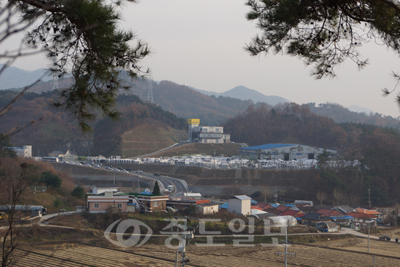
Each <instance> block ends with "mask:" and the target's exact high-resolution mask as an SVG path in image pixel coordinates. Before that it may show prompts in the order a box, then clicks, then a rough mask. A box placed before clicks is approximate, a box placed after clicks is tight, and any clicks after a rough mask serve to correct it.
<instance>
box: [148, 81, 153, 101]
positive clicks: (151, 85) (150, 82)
mask: <svg viewBox="0 0 400 267" xmlns="http://www.w3.org/2000/svg"><path fill="white" fill-rule="evenodd" d="M147 102H150V103H151V104H154V98H153V82H152V78H151V76H150V79H149V88H148V91H147Z"/></svg>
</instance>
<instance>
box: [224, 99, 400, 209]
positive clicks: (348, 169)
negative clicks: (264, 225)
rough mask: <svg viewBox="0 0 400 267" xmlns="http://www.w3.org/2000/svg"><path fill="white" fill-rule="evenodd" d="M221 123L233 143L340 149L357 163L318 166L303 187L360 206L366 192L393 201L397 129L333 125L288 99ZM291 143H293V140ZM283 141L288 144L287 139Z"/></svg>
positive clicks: (397, 191)
mask: <svg viewBox="0 0 400 267" xmlns="http://www.w3.org/2000/svg"><path fill="white" fill-rule="evenodd" d="M223 126H224V127H225V131H226V132H227V133H230V134H231V139H232V140H233V141H235V142H243V143H248V144H249V145H251V146H252V145H261V144H267V143H281V142H282V141H284V140H288V139H290V140H292V142H293V141H297V143H299V144H304V145H310V146H316V147H320V148H326V149H336V150H338V154H339V158H338V159H340V160H355V159H357V160H359V161H360V163H361V164H360V165H357V166H344V165H343V166H341V167H340V168H330V167H325V168H320V169H318V170H315V171H313V172H311V173H307V175H310V176H311V177H312V179H311V180H309V181H311V182H310V183H307V184H304V186H303V188H304V189H305V190H307V191H309V192H314V193H313V195H309V194H308V197H311V198H316V196H315V192H318V191H321V192H325V193H326V194H327V195H328V196H329V198H330V199H332V197H333V192H334V190H336V191H335V192H340V193H337V194H336V196H338V195H342V198H346V199H347V200H349V199H350V198H352V202H354V203H358V204H366V203H367V202H366V201H367V195H366V194H367V191H368V189H370V190H371V197H372V198H373V199H372V200H373V201H374V203H375V204H378V205H379V204H380V205H388V204H391V203H393V202H397V198H398V196H399V195H400V163H399V162H398V158H399V157H400V132H399V131H398V130H396V129H394V128H382V127H378V126H374V125H369V124H362V123H335V122H334V121H333V120H332V119H329V118H327V117H324V116H319V115H316V114H314V113H312V112H311V111H310V109H309V107H308V106H307V105H298V104H295V103H286V104H281V105H277V106H275V107H273V108H268V107H267V106H265V105H263V104H260V105H252V106H249V108H248V109H247V110H246V111H245V112H243V113H240V114H238V115H237V116H236V117H234V118H231V119H228V120H227V121H226V122H225V123H224V124H223ZM292 142H291V143H292ZM286 143H287V142H286Z"/></svg>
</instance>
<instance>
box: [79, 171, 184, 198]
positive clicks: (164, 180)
mask: <svg viewBox="0 0 400 267" xmlns="http://www.w3.org/2000/svg"><path fill="white" fill-rule="evenodd" d="M80 167H83V168H94V167H88V166H83V165H82V166H80ZM94 169H96V170H99V169H98V168H94ZM102 170H103V171H104V173H105V174H107V173H115V175H117V176H119V175H123V176H119V177H118V178H117V180H125V181H126V180H130V179H132V177H135V178H136V177H139V179H150V180H156V181H158V182H159V185H160V189H161V191H162V190H163V189H167V188H168V186H169V185H173V187H174V189H173V190H172V193H171V194H169V195H170V196H171V197H180V196H183V193H186V192H187V190H188V185H187V183H186V182H185V181H184V180H180V179H177V178H173V177H169V176H162V175H160V176H157V175H154V174H152V173H146V172H140V173H139V172H129V173H122V172H117V171H113V170H104V169H102ZM72 176H73V177H82V178H85V179H89V180H96V179H99V178H97V177H96V176H95V175H90V176H88V175H85V174H82V175H79V174H73V175H72ZM100 180H107V181H110V182H112V181H113V180H114V176H109V177H107V176H103V177H101V178H100ZM135 180H136V179H135Z"/></svg>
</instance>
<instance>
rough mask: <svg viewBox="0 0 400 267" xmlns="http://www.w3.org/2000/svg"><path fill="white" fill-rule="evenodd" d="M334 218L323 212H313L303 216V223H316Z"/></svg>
mask: <svg viewBox="0 0 400 267" xmlns="http://www.w3.org/2000/svg"><path fill="white" fill-rule="evenodd" d="M331 221H332V218H330V217H328V216H325V215H323V214H322V213H315V212H311V213H308V214H306V215H304V216H302V217H301V223H302V224H306V225H316V224H318V223H320V222H331Z"/></svg>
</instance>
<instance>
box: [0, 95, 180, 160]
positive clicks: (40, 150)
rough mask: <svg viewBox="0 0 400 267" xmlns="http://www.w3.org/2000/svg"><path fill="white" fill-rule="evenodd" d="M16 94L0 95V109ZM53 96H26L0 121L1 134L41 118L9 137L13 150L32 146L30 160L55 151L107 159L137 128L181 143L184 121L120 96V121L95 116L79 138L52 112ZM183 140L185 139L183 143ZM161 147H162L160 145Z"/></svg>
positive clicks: (71, 124)
mask: <svg viewBox="0 0 400 267" xmlns="http://www.w3.org/2000/svg"><path fill="white" fill-rule="evenodd" d="M16 94H17V92H16V91H10V90H3V91H0V108H1V107H4V106H5V105H6V104H7V103H9V102H10V101H11V99H12V98H13V97H15V96H16ZM57 96H58V95H57V92H55V91H52V92H46V93H42V94H36V93H26V94H25V95H24V96H23V97H22V98H21V99H19V100H18V101H17V102H16V103H15V104H14V105H13V108H12V109H11V110H10V111H9V112H8V113H6V115H4V116H3V117H2V118H1V119H0V129H1V132H6V131H8V130H10V129H12V128H14V127H17V126H18V127H21V126H23V125H25V124H27V123H29V122H30V121H31V120H37V119H39V118H42V119H41V120H40V121H39V122H37V123H35V124H34V125H32V126H29V127H28V128H26V129H24V130H23V131H21V132H19V133H17V134H15V135H13V136H12V138H11V143H12V144H13V145H14V146H22V145H28V144H30V145H32V146H33V155H34V156H37V155H40V156H47V155H48V154H49V153H50V152H51V151H53V150H56V149H58V150H65V149H71V150H73V151H75V152H77V153H78V155H88V154H91V155H93V154H95V153H96V154H97V153H98V154H102V155H105V156H109V155H111V154H112V153H117V152H121V149H122V150H123V147H121V142H122V139H123V136H124V135H125V133H127V132H129V131H132V130H133V128H135V127H137V126H139V125H142V124H147V123H150V124H151V125H153V126H152V127H153V128H152V129H153V132H154V134H156V133H157V132H158V131H161V132H165V129H168V131H170V132H171V136H172V137H168V138H169V139H170V140H172V141H168V140H167V141H165V142H166V143H167V144H170V143H171V142H172V143H173V142H176V141H177V142H179V141H180V140H182V139H180V140H179V138H180V137H181V136H182V133H181V132H179V131H183V129H185V128H186V120H185V119H181V118H178V117H177V116H175V115H174V114H172V113H171V112H166V111H164V110H163V109H162V108H160V107H158V106H155V105H152V104H149V103H145V102H143V101H142V100H140V99H139V98H138V97H137V96H135V95H131V96H127V95H122V96H120V97H119V98H118V102H117V108H118V110H119V111H120V113H121V116H120V119H119V120H118V121H115V122H114V121H112V120H111V119H109V118H102V117H101V116H98V118H97V119H96V120H95V121H93V123H92V126H93V134H88V135H83V134H82V133H81V131H80V130H79V128H78V126H77V123H76V121H75V120H74V119H73V118H71V117H70V116H69V115H68V114H67V113H66V112H64V111H63V110H61V109H55V108H52V106H51V102H52V100H54V99H56V98H57ZM99 115H100V114H99ZM155 125H156V126H155ZM183 132H185V133H186V131H183ZM165 135H166V134H164V136H165ZM167 136H169V135H168V134H167ZM171 138H172V139H171ZM186 138H187V137H186V136H185V138H184V139H185V140H186ZM125 139H126V140H128V141H129V140H131V139H129V138H128V139H127V138H125ZM163 145H165V144H160V146H163ZM161 148H163V147H160V149H161ZM130 150H132V148H130Z"/></svg>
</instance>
